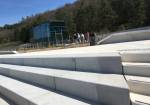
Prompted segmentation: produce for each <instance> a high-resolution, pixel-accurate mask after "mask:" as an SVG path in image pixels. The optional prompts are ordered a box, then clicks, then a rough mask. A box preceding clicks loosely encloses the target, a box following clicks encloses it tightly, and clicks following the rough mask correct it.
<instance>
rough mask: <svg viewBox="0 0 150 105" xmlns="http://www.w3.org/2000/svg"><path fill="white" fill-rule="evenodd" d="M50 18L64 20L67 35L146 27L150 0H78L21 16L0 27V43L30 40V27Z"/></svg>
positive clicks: (149, 11) (148, 22) (149, 21)
mask: <svg viewBox="0 0 150 105" xmlns="http://www.w3.org/2000/svg"><path fill="white" fill-rule="evenodd" d="M37 8H38V7H37ZM49 20H64V21H65V23H66V31H67V33H68V34H73V33H75V32H82V33H84V32H98V33H108V32H114V31H121V30H126V29H131V28H137V27H142V26H149V25H150V0H77V1H76V2H75V3H73V4H66V5H65V6H63V7H60V8H58V9H56V10H53V11H47V12H45V13H42V14H37V15H34V16H28V17H25V18H22V21H21V22H19V23H17V24H14V25H5V26H4V27H0V42H1V43H5V42H7V41H8V42H9V41H22V42H29V41H32V32H31V29H32V27H34V26H36V25H37V24H40V23H43V22H45V21H49ZM3 33H5V34H3ZM5 37H6V38H5Z"/></svg>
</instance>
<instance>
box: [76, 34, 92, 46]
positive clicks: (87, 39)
mask: <svg viewBox="0 0 150 105" xmlns="http://www.w3.org/2000/svg"><path fill="white" fill-rule="evenodd" d="M73 41H74V42H75V43H76V44H84V43H90V45H93V44H94V43H95V33H90V32H87V33H85V34H83V33H75V34H74V35H73Z"/></svg>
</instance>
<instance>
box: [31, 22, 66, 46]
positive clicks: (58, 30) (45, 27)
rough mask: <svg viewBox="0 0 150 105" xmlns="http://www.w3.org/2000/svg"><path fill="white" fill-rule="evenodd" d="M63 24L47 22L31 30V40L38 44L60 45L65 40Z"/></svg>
mask: <svg viewBox="0 0 150 105" xmlns="http://www.w3.org/2000/svg"><path fill="white" fill-rule="evenodd" d="M64 33H65V23H64V22H47V23H43V24H40V25H38V26H36V27H34V28H33V36H34V37H33V39H34V41H38V42H50V43H60V42H61V41H63V40H65V39H66V36H65V35H64Z"/></svg>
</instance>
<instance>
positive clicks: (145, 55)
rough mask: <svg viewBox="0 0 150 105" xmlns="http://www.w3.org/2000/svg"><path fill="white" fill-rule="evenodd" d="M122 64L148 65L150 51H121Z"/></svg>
mask: <svg viewBox="0 0 150 105" xmlns="http://www.w3.org/2000/svg"><path fill="white" fill-rule="evenodd" d="M120 54H121V58H122V61H123V62H137V63H138V62H140V63H150V51H148V50H145V51H144V50H143V51H122V52H120Z"/></svg>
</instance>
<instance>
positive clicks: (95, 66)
mask: <svg viewBox="0 0 150 105" xmlns="http://www.w3.org/2000/svg"><path fill="white" fill-rule="evenodd" d="M0 61H1V63H4V64H15V65H26V66H34V67H45V68H55V69H65V70H73V71H84V72H97V73H113V74H122V65H121V57H120V55H119V54H118V53H91V54H64V55H59V56H58V55H41V56H38V55H35V56H32V55H30V56H11V57H6V56H4V57H3V58H1V59H0ZM87 65H89V66H87ZM108 65H109V66H108Z"/></svg>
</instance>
